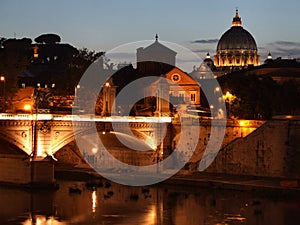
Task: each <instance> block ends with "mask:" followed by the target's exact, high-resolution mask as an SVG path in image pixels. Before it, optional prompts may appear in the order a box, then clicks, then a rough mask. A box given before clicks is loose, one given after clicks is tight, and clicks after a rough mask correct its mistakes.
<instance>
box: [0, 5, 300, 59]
mask: <svg viewBox="0 0 300 225" xmlns="http://www.w3.org/2000/svg"><path fill="white" fill-rule="evenodd" d="M236 7H238V8H239V13H240V16H241V17H242V22H243V27H244V28H245V29H246V30H248V31H249V32H250V33H251V34H252V35H253V36H254V38H255V39H256V42H257V45H258V48H259V54H260V55H261V56H262V61H263V60H264V59H265V58H266V55H267V53H268V52H269V51H271V53H272V55H273V57H279V56H282V57H283V58H288V57H291V58H300V29H299V27H300V13H299V9H300V1H299V0H286V1H282V0H263V1H262V0H251V1H250V0H214V1H209V0H206V1H203V0H186V1H183V0H106V1H104V0H85V1H84V0H69V1H67V0H48V1H44V0H26V1H25V0H24V1H22V0H1V1H0V37H5V38H13V37H14V33H15V34H16V37H17V38H22V37H29V38H32V39H34V38H35V37H37V36H39V35H40V34H42V33H56V34H58V35H60V36H61V38H62V42H64V43H69V44H71V45H73V46H75V47H78V48H82V47H87V48H88V49H90V50H95V51H108V50H110V49H112V48H114V47H117V46H118V45H120V44H125V43H127V42H134V41H141V40H149V39H151V40H152V39H153V40H154V36H155V34H156V33H158V35H159V38H160V40H164V41H168V42H174V43H177V44H179V45H182V46H184V47H187V48H189V49H191V50H192V51H195V52H197V54H198V55H199V56H201V57H203V56H204V55H205V53H206V52H207V51H209V52H210V53H211V55H213V54H214V53H215V50H216V45H217V40H218V39H219V38H220V37H221V35H222V34H223V33H224V32H225V31H226V30H227V29H229V28H230V26H231V21H232V18H233V16H234V14H235V8H236ZM195 41H196V43H193V42H195Z"/></svg>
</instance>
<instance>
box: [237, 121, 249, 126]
mask: <svg viewBox="0 0 300 225" xmlns="http://www.w3.org/2000/svg"><path fill="white" fill-rule="evenodd" d="M239 125H240V127H246V126H248V125H249V121H247V120H240V121H239Z"/></svg>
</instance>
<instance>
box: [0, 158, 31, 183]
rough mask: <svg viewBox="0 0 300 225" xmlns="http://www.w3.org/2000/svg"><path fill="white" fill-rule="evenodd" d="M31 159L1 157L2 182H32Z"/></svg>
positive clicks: (0, 175)
mask: <svg viewBox="0 0 300 225" xmlns="http://www.w3.org/2000/svg"><path fill="white" fill-rule="evenodd" d="M30 170H31V169H30V161H29V157H24V156H23V155H11V154H10V155H9V154H1V155H0V177H1V182H5V183H17V184H27V183H30V181H31V173H30Z"/></svg>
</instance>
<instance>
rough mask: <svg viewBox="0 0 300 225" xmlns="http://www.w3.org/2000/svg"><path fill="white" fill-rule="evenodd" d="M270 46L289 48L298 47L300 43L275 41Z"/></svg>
mask: <svg viewBox="0 0 300 225" xmlns="http://www.w3.org/2000/svg"><path fill="white" fill-rule="evenodd" d="M270 44H271V45H281V46H289V47H296V46H297V47H300V42H293V41H275V42H273V43H270Z"/></svg>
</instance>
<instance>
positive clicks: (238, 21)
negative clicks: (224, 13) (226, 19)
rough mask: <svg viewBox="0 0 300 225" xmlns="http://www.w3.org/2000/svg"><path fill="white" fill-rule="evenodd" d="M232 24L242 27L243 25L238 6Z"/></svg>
mask: <svg viewBox="0 0 300 225" xmlns="http://www.w3.org/2000/svg"><path fill="white" fill-rule="evenodd" d="M232 26H233V27H241V26H242V20H241V17H240V16H239V10H238V8H236V10H235V17H233V20H232Z"/></svg>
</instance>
